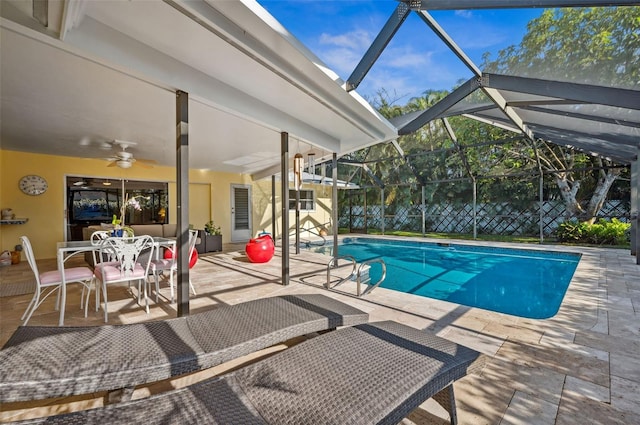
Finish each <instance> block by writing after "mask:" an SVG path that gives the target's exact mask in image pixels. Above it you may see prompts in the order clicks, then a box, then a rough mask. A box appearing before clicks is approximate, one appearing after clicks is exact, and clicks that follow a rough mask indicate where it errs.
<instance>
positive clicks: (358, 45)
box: [319, 30, 373, 50]
mask: <svg viewBox="0 0 640 425" xmlns="http://www.w3.org/2000/svg"><path fill="white" fill-rule="evenodd" d="M372 40H373V38H372V36H371V34H370V33H368V32H367V31H365V30H354V31H349V32H347V33H344V34H338V35H331V34H327V33H322V34H321V35H320V40H319V42H320V44H321V45H333V46H338V47H343V48H347V49H354V50H366V49H367V48H369V46H370V45H371V42H372Z"/></svg>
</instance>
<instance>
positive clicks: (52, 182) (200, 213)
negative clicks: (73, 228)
mask: <svg viewBox="0 0 640 425" xmlns="http://www.w3.org/2000/svg"><path fill="white" fill-rule="evenodd" d="M28 174H37V175H40V176H42V177H44V178H45V179H46V180H47V183H48V185H49V189H48V190H47V191H46V192H45V193H44V194H42V195H39V196H29V195H25V194H24V193H22V192H21V191H20V189H19V188H18V181H19V180H20V178H21V177H23V176H25V175H28ZM67 175H78V176H87V177H89V176H93V177H98V178H111V179H121V178H127V179H132V180H150V181H167V182H169V199H170V206H169V218H170V221H171V222H172V223H175V222H176V217H177V214H176V184H175V180H176V177H175V168H173V167H161V166H156V167H153V168H150V169H145V168H142V167H135V166H134V167H132V168H130V169H127V170H123V169H121V168H118V167H106V162H105V161H103V160H100V159H86V158H74V157H63V156H54V155H40V154H31V153H25V152H15V151H7V150H0V209H2V208H12V209H13V212H14V213H15V215H16V217H20V218H22V217H26V218H28V219H29V221H28V222H27V223H26V224H20V225H18V224H10V225H7V224H3V225H0V251H3V250H5V249H7V250H12V249H13V248H14V246H15V245H16V244H17V243H19V240H18V238H19V237H20V236H21V235H27V236H29V239H31V242H32V244H33V247H34V251H35V255H36V258H55V256H56V243H57V242H59V241H62V240H64V235H65V228H64V214H65V205H64V199H65V190H66V186H65V184H66V182H65V176H67ZM189 180H190V183H191V184H192V187H193V191H192V192H190V195H191V196H190V211H192V210H193V211H194V212H193V213H191V217H190V223H191V224H193V225H194V227H195V228H201V229H202V228H204V224H205V222H206V221H208V220H209V219H213V220H214V221H215V222H216V224H218V225H219V226H221V228H222V234H223V242H225V243H227V242H229V240H230V233H231V232H230V228H231V227H230V226H231V223H230V221H231V213H230V211H231V206H230V194H229V187H230V185H231V183H241V184H248V183H249V182H250V178H249V176H246V175H240V174H232V173H217V172H212V171H205V170H191V171H190V172H189ZM207 192H209V193H210V196H209V197H208V198H205V199H202V194H203V193H204V194H206V193H207ZM195 193H198V194H200V196H195ZM256 195H257V194H256V193H254V199H257V196H256ZM254 209H255V208H254ZM205 219H206V220H205ZM192 220H193V221H192ZM22 258H23V261H24V258H25V257H24V256H22Z"/></svg>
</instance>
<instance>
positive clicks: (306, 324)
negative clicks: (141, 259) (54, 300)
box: [0, 294, 368, 403]
mask: <svg viewBox="0 0 640 425" xmlns="http://www.w3.org/2000/svg"><path fill="white" fill-rule="evenodd" d="M367 321H368V315H367V314H366V313H364V312H362V311H360V310H358V309H356V308H354V307H351V306H349V305H347V304H344V303H342V302H340V301H337V300H334V299H332V298H329V297H327V296H324V295H319V294H305V295H287V296H279V297H271V298H262V299H257V300H253V301H249V302H245V303H241V304H235V305H226V306H221V307H218V308H215V309H212V310H210V311H206V312H202V313H198V314H194V315H192V316H188V317H181V318H177V319H169V320H163V321H157V322H146V323H140V324H131V325H116V326H92V327H88V326H87V327H32V326H27V327H24V326H23V327H19V328H18V330H16V332H15V333H14V334H13V335H12V336H11V338H10V339H9V341H8V342H7V343H6V344H5V346H4V347H3V349H2V350H0V403H8V402H16V401H28V400H41V399H47V398H52V397H61V396H69V395H78V394H88V393H93V392H99V391H115V390H119V389H126V388H133V387H134V386H136V385H141V384H146V383H151V382H156V381H160V380H163V379H168V378H171V377H174V376H178V375H182V374H185V373H190V372H195V371H198V370H202V369H206V368H210V367H213V366H216V365H219V364H222V363H224V362H227V361H229V360H232V359H235V358H238V357H241V356H244V355H247V354H250V353H253V352H255V351H258V350H261V349H263V348H266V347H269V346H272V345H274V344H278V343H281V342H284V341H287V340H289V339H291V338H294V337H299V336H302V335H306V334H310V333H314V332H320V331H324V330H328V329H334V328H337V327H339V326H351V325H356V324H360V323H366V322H367Z"/></svg>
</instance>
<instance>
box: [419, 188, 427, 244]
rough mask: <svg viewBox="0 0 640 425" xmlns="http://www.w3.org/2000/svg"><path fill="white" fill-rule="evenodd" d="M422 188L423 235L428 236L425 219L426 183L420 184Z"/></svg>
mask: <svg viewBox="0 0 640 425" xmlns="http://www.w3.org/2000/svg"><path fill="white" fill-rule="evenodd" d="M420 190H421V191H422V201H421V202H420V207H421V208H420V209H421V210H422V237H423V238H424V237H425V236H426V233H427V229H426V223H425V219H426V208H425V202H424V198H425V195H424V185H420Z"/></svg>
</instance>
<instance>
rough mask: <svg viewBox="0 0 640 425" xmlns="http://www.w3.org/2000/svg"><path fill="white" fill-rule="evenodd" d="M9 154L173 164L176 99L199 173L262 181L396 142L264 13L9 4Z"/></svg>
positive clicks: (3, 70) (5, 63)
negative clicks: (313, 157)
mask: <svg viewBox="0 0 640 425" xmlns="http://www.w3.org/2000/svg"><path fill="white" fill-rule="evenodd" d="M0 7H1V9H0V12H1V15H2V18H1V19H2V21H1V29H0V30H1V32H0V43H1V44H0V55H1V57H0V83H1V87H0V94H1V108H2V109H1V114H2V115H1V128H0V137H1V138H0V143H1V144H2V148H3V149H8V150H18V151H27V152H36V153H45V154H55V155H64V156H76V157H84V158H102V157H107V156H111V155H112V153H113V152H114V151H115V150H116V149H113V150H112V151H109V150H104V142H109V141H113V140H125V141H131V142H134V143H135V145H134V146H132V147H131V148H130V149H128V150H129V151H131V152H132V153H133V154H134V155H135V156H136V157H138V158H146V159H151V160H155V161H157V162H158V163H159V164H162V165H174V164H175V121H176V112H175V103H176V102H175V98H176V96H175V92H176V90H182V91H185V92H187V93H189V153H190V155H189V162H190V167H191V168H201V169H212V170H216V171H227V172H241V173H250V174H253V175H254V177H256V178H259V177H265V176H267V175H270V174H271V173H275V172H278V171H279V170H280V168H279V163H280V155H281V153H280V133H281V132H283V131H285V132H288V133H289V135H290V152H291V156H293V154H294V153H296V152H297V151H300V152H302V153H304V152H305V151H306V150H308V149H311V148H313V150H315V151H316V152H318V153H319V154H320V155H319V156H321V157H329V156H330V155H331V153H332V152H337V153H339V154H344V153H347V152H351V151H353V150H356V149H359V148H362V147H365V146H368V145H371V144H375V143H379V142H381V141H386V140H391V139H393V138H395V137H396V136H397V133H396V130H395V127H393V126H392V125H391V124H389V123H388V122H387V121H386V120H384V118H381V117H380V116H379V115H378V114H377V113H376V112H375V111H374V110H373V109H372V108H371V106H370V105H368V104H367V103H366V102H365V101H364V100H363V99H362V98H360V97H359V96H358V95H357V94H356V93H354V92H351V93H347V92H345V90H344V89H343V88H342V87H341V85H342V81H340V80H339V79H338V77H337V76H336V75H335V74H334V73H332V72H330V71H329V70H327V69H326V67H325V66H324V65H323V64H322V63H321V62H320V61H319V60H318V59H317V58H316V57H314V56H313V55H312V54H311V53H310V52H309V51H308V50H307V49H305V48H304V47H303V46H301V45H300V44H299V43H298V42H297V41H296V40H295V39H293V37H292V36H291V35H290V34H288V33H287V32H286V31H285V30H284V29H283V28H282V27H280V25H279V24H278V23H277V22H275V21H274V20H273V18H271V17H270V16H269V15H268V14H267V13H266V12H265V11H264V9H262V8H261V6H259V5H258V4H257V3H255V2H254V1H250V0H242V1H205V0H193V1H178V0H167V1H165V2H160V1H147V0H131V1H84V0H80V1H73V0H71V1H54V0H50V1H49V27H48V28H45V27H43V26H42V25H41V24H40V23H38V22H37V21H36V20H35V19H33V18H32V17H31V14H30V12H31V7H32V5H31V0H3V1H2V2H0Z"/></svg>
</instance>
